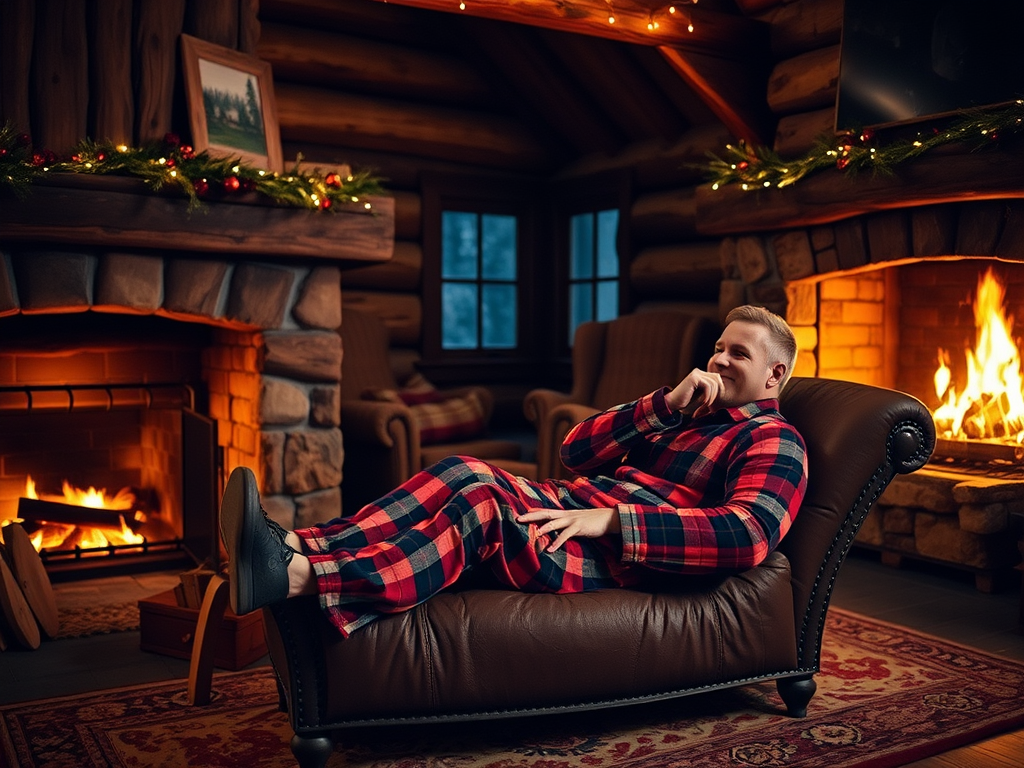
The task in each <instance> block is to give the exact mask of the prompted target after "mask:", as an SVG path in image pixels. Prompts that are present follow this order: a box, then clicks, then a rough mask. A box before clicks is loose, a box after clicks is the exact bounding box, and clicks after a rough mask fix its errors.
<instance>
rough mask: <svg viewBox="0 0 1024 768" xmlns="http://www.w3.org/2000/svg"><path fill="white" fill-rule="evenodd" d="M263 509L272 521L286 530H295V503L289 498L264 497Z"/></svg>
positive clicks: (261, 500) (262, 501)
mask: <svg viewBox="0 0 1024 768" xmlns="http://www.w3.org/2000/svg"><path fill="white" fill-rule="evenodd" d="M260 502H261V503H262V504H263V509H265V510H266V511H267V516H268V517H270V519H271V520H273V521H274V522H276V523H278V524H279V525H281V526H283V527H284V528H285V530H289V531H291V530H294V529H295V528H297V527H298V526H297V525H296V524H295V502H294V501H292V499H291V497H289V496H263V497H262V498H261V499H260Z"/></svg>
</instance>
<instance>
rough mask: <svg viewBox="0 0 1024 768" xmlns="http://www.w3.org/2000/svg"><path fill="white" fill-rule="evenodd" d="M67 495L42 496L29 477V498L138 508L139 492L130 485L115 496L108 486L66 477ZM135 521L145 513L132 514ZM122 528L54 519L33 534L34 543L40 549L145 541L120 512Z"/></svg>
mask: <svg viewBox="0 0 1024 768" xmlns="http://www.w3.org/2000/svg"><path fill="white" fill-rule="evenodd" d="M63 491H64V493H63V495H62V496H57V495H53V494H43V495H39V494H38V493H37V492H36V484H35V481H33V480H32V477H31V476H29V477H27V478H26V480H25V498H27V499H39V500H40V501H52V502H57V503H59V504H71V505H74V506H78V507H89V508H91V509H107V510H114V511H121V510H123V511H125V512H127V513H131V512H132V510H134V507H135V494H133V493H132V492H131V491H130V490H128V489H127V488H122V489H121V490H120V491H118V492H117V493H116V494H114V495H113V496H111V497H109V498H108V497H107V493H106V489H100V490H97V489H95V488H93V487H92V486H90V487H89V489H88V490H83V489H81V488H75V487H74V486H72V485H71V484H70V483H68V482H67V481H66V480H65V481H64V487H63ZM130 517H131V518H132V519H133V520H143V519H145V515H143V513H142V512H134V514H130ZM118 520H119V521H120V528H119V529H117V528H114V527H109V526H98V525H95V524H91V523H90V524H83V525H77V524H74V523H64V522H59V523H55V522H50V521H46V524H45V525H44V526H43V527H41V528H40V529H39V530H37V531H35V532H34V533H32V534H31V540H32V545H33V546H34V547H35V548H36V550H37V551H40V550H43V549H50V550H53V549H73V548H75V547H80V548H82V549H92V548H95V547H106V546H108V545H110V544H114V545H125V544H141V543H143V542H144V541H145V537H143V536H140V535H139V534H136V533H135V532H134V531H133V530H132V529H131V528H130V527H129V526H128V524H127V523H126V522H125V516H124V515H119V516H118Z"/></svg>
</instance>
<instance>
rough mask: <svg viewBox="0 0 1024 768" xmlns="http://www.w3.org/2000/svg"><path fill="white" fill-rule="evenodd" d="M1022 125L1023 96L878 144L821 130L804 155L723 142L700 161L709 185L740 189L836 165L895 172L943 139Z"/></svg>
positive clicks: (983, 138) (974, 139)
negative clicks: (719, 151) (723, 145)
mask: <svg viewBox="0 0 1024 768" xmlns="http://www.w3.org/2000/svg"><path fill="white" fill-rule="evenodd" d="M1022 128H1024V100H1021V99H1018V100H1017V101H1015V102H1013V103H1012V104H1009V105H1007V106H1005V107H1001V108H998V109H987V110H981V109H979V110H970V111H964V112H961V113H960V117H959V118H958V119H956V120H954V121H953V122H952V123H951V124H949V125H948V126H947V127H946V128H944V129H939V128H936V129H933V130H932V131H931V132H930V133H922V132H919V133H918V134H917V136H916V137H915V138H913V139H901V140H897V141H893V142H891V143H889V144H885V145H881V144H879V143H878V141H877V135H876V134H875V132H874V131H871V130H862V131H847V132H844V133H842V134H840V135H838V136H835V135H832V134H823V135H821V136H819V137H818V139H817V140H815V142H814V146H813V147H812V148H811V150H810V151H809V152H808V153H807V154H806V155H804V156H803V157H798V158H794V159H791V160H784V159H782V158H781V157H779V155H778V154H776V153H775V152H774V151H773V150H771V149H769V148H767V147H749V146H747V145H746V144H745V143H744V142H739V143H738V144H735V145H733V144H727V145H726V152H725V153H724V154H725V157H719V156H718V155H716V154H714V153H712V152H709V153H708V157H709V158H710V162H709V163H708V164H707V165H706V166H704V167H703V168H704V170H705V171H706V174H707V179H708V181H709V182H710V183H711V188H712V189H719V188H721V187H723V186H725V185H727V184H739V185H741V187H742V188H743V189H744V190H755V189H764V188H768V187H778V188H782V187H787V186H789V185H791V184H794V183H796V182H797V181H800V180H801V179H803V178H804V177H806V176H809V175H811V174H813V173H817V172H819V171H823V170H826V169H828V168H837V169H839V170H841V171H845V172H846V173H847V174H849V175H851V176H852V175H854V174H857V173H860V172H863V171H871V172H872V173H881V174H885V175H894V173H895V171H894V168H895V167H896V166H897V165H900V164H901V163H905V162H907V161H908V160H912V159H914V158H916V157H920V156H921V155H923V154H924V153H926V152H928V151H929V150H932V149H935V148H936V147H940V146H943V145H945V144H962V145H964V146H965V147H968V148H969V149H971V151H975V150H978V149H981V148H983V147H985V146H989V145H991V144H992V143H993V142H995V141H998V139H999V138H1000V137H1001V136H1003V135H1005V134H1007V133H1016V132H1018V131H1020V130H1021V129H1022Z"/></svg>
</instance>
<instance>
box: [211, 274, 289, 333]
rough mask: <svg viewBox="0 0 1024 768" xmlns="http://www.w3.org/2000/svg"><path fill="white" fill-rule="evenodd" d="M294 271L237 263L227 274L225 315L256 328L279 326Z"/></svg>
mask: <svg viewBox="0 0 1024 768" xmlns="http://www.w3.org/2000/svg"><path fill="white" fill-rule="evenodd" d="M294 283H295V273H294V272H293V271H292V270H290V269H279V268H277V267H270V266H266V265H263V264H239V265H238V266H236V267H235V271H234V273H233V274H232V276H231V288H230V292H229V293H228V303H227V309H226V310H225V317H226V318H227V319H228V320H234V321H237V322H240V323H245V324H246V325H255V326H256V327H257V328H280V327H281V323H282V322H284V318H285V311H286V310H287V307H288V298H289V296H290V295H291V291H292V285H293V284H294Z"/></svg>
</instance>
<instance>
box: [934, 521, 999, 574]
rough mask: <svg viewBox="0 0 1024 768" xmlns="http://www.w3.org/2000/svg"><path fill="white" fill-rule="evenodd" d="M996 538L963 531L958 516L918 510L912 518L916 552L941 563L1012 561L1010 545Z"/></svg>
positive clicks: (973, 564)
mask: <svg viewBox="0 0 1024 768" xmlns="http://www.w3.org/2000/svg"><path fill="white" fill-rule="evenodd" d="M998 538H999V537H993V536H983V535H979V534H976V533H970V532H968V531H963V530H961V529H960V527H959V526H958V525H957V519H956V518H955V517H950V516H948V515H932V514H928V513H921V514H919V515H917V516H916V517H915V519H914V542H915V544H916V547H917V551H918V553H919V554H920V555H922V556H924V557H930V558H933V559H935V560H940V561H942V562H944V563H953V564H957V565H965V566H968V567H970V568H979V569H993V568H1004V567H1008V566H1010V565H1013V562H1012V561H1011V558H1010V556H1009V548H1008V547H1005V546H1002V547H1001V546H999V541H998ZM1002 538H1004V539H1007V538H1008V537H1002ZM1009 543H1010V544H1013V542H1009ZM1014 549H1016V547H1014Z"/></svg>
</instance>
